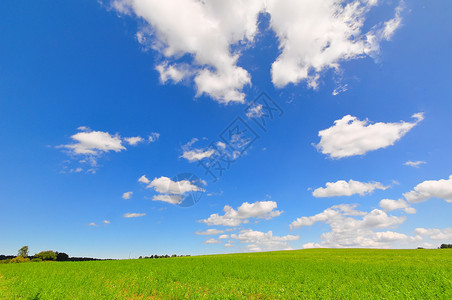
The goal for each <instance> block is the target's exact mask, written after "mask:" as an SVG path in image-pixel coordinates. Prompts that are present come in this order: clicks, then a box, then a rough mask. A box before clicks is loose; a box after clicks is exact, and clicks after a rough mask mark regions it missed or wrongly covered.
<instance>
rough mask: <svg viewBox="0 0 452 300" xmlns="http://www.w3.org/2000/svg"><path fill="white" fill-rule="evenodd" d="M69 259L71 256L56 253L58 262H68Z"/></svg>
mask: <svg viewBox="0 0 452 300" xmlns="http://www.w3.org/2000/svg"><path fill="white" fill-rule="evenodd" d="M68 259H69V255H67V254H66V253H64V252H57V253H56V260H57V261H66V260H68Z"/></svg>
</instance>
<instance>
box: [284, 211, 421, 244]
mask: <svg viewBox="0 0 452 300" xmlns="http://www.w3.org/2000/svg"><path fill="white" fill-rule="evenodd" d="M355 208H356V205H348V204H341V205H335V206H332V207H330V208H327V209H325V210H324V211H323V212H321V213H319V214H316V215H314V216H310V217H301V218H298V219H296V220H295V221H294V222H292V224H291V225H290V228H291V229H295V228H300V227H304V226H312V225H313V224H315V223H317V222H323V223H326V224H328V225H329V227H330V231H329V232H325V233H323V234H322V235H321V236H320V238H321V240H322V241H321V242H320V243H312V242H311V243H306V244H305V245H304V246H303V247H304V248H313V247H332V248H340V247H369V248H389V247H391V246H392V245H393V244H394V243H402V244H406V243H411V242H418V241H420V240H422V239H421V238H420V237H418V236H415V237H412V236H407V235H405V234H401V233H397V232H393V231H375V230H377V229H383V228H393V227H396V226H398V225H400V224H401V223H403V222H404V221H405V220H406V217H404V216H402V217H397V216H390V215H388V214H386V213H385V212H384V211H382V210H379V209H374V210H372V211H371V212H362V211H358V210H356V209H355Z"/></svg>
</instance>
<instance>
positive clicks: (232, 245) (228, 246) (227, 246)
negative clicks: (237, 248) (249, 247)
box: [224, 241, 234, 248]
mask: <svg viewBox="0 0 452 300" xmlns="http://www.w3.org/2000/svg"><path fill="white" fill-rule="evenodd" d="M224 246H225V247H226V248H230V247H234V244H233V243H232V242H231V241H228V242H227V243H226V244H224Z"/></svg>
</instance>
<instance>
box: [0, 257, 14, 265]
mask: <svg viewBox="0 0 452 300" xmlns="http://www.w3.org/2000/svg"><path fill="white" fill-rule="evenodd" d="M10 261H11V259H9V258H8V259H2V260H0V264H9V262H10Z"/></svg>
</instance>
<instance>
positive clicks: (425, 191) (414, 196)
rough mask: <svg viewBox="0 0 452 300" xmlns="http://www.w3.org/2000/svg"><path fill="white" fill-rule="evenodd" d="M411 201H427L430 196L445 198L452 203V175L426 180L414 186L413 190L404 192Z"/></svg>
mask: <svg viewBox="0 0 452 300" xmlns="http://www.w3.org/2000/svg"><path fill="white" fill-rule="evenodd" d="M403 196H404V197H405V199H406V200H408V202H410V203H418V202H423V201H426V200H428V199H430V198H438V199H443V200H444V201H446V202H449V203H452V175H450V176H449V179H440V180H426V181H424V182H421V183H419V184H418V185H416V186H415V187H414V190H413V191H410V192H408V193H405V194H403Z"/></svg>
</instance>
